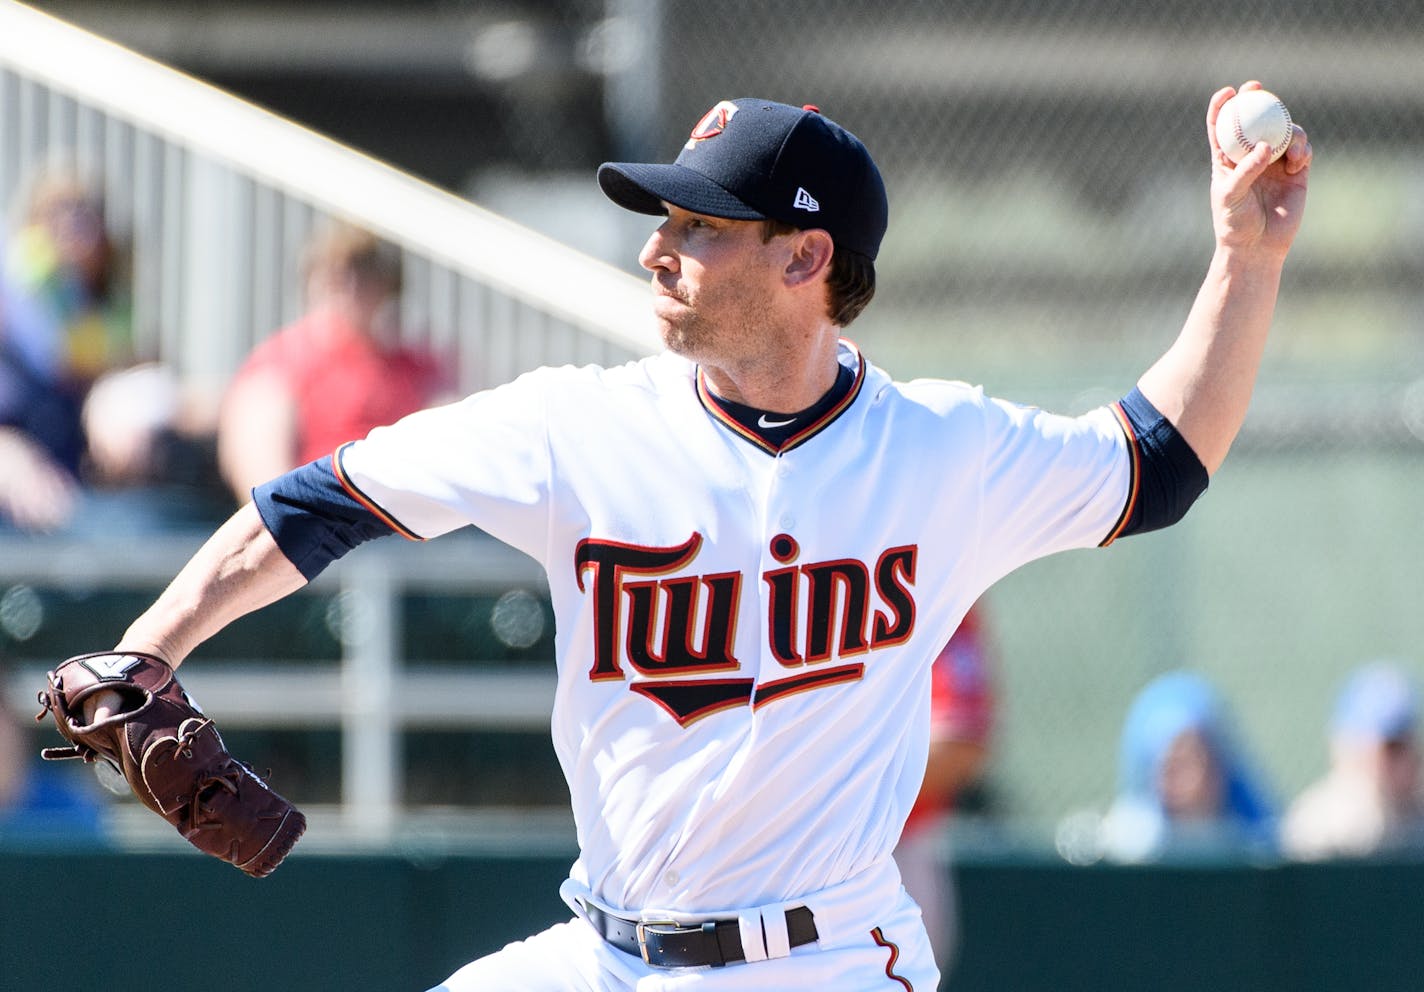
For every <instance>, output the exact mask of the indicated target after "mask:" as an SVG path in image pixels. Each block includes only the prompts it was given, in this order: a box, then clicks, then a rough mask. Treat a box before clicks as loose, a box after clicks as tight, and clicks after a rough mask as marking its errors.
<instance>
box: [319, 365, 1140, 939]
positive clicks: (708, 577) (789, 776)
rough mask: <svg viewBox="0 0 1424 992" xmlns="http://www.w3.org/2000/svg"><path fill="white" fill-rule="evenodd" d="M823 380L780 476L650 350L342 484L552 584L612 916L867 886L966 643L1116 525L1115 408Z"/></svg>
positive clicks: (454, 424) (779, 459)
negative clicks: (1001, 582) (979, 619)
mask: <svg viewBox="0 0 1424 992" xmlns="http://www.w3.org/2000/svg"><path fill="white" fill-rule="evenodd" d="M840 361H841V363H842V364H843V365H844V366H846V367H848V368H851V369H853V370H854V372H855V374H856V377H857V378H856V383H855V386H854V387H853V388H852V389H851V391H850V393H849V395H848V396H846V398H845V399H844V400H843V401H842V402H841V403H839V404H838V405H837V406H836V407H835V408H834V409H832V410H831V411H829V412H828V413H826V414H825V415H824V416H822V417H820V418H819V419H818V420H817V421H816V422H815V423H813V424H808V425H807V426H806V427H805V429H803V430H801V431H799V432H798V433H797V434H796V435H795V436H794V437H793V438H792V439H791V440H790V441H789V442H788V443H787V444H786V445H784V446H783V448H782V450H780V451H779V452H778V451H770V450H767V447H766V446H764V445H763V444H760V443H758V442H757V441H756V439H755V438H753V437H752V436H751V435H750V434H749V432H747V431H746V430H745V429H743V428H741V427H739V426H738V425H736V424H735V423H734V422H733V421H731V420H730V419H729V418H727V417H726V416H724V415H723V413H722V411H721V410H720V409H719V406H718V404H717V402H716V401H715V400H713V399H711V398H710V397H709V396H708V395H707V394H706V392H705V385H704V384H703V383H702V382H701V381H700V379H699V373H698V371H697V369H696V367H695V366H694V365H692V364H691V363H689V362H687V361H686V360H684V359H682V358H679V357H677V356H674V355H671V354H664V355H660V356H657V357H652V358H648V359H645V360H643V361H639V362H635V363H632V364H629V365H626V366H622V367H618V368H613V369H599V368H592V367H590V368H572V367H565V368H558V369H541V370H539V371H536V372H531V373H529V374H527V375H524V376H522V377H520V378H519V379H518V380H516V381H515V382H513V383H510V384H508V385H505V386H501V387H499V388H497V389H493V390H490V391H488V392H484V393H480V394H477V395H475V396H471V397H470V398H468V399H466V400H464V401H462V402H459V403H456V404H453V405H450V406H446V407H442V408H438V409H434V410H429V411H425V412H422V413H417V414H415V415H413V416H410V417H408V418H406V419H405V420H402V421H401V422H399V423H397V424H395V425H393V426H390V427H384V428H379V429H377V430H376V431H374V432H372V434H371V435H370V436H369V437H368V438H367V439H366V440H364V441H360V442H357V443H354V444H351V445H348V446H347V447H345V448H344V449H342V451H341V452H340V453H339V454H338V457H337V458H336V459H335V466H336V471H337V474H338V476H339V477H341V479H342V481H343V483H344V484H345V485H347V487H348V488H349V489H350V490H351V491H352V492H353V493H355V494H356V495H358V497H359V498H361V499H362V500H363V501H365V502H366V503H367V504H368V505H369V506H371V507H372V508H373V509H375V510H377V512H378V513H381V514H382V515H384V516H385V517H387V518H388V519H389V520H390V521H391V522H393V523H394V524H395V525H396V526H397V528H398V529H399V530H401V531H403V532H406V533H408V534H409V535H411V536H414V537H419V538H429V537H434V536H436V535H438V534H442V533H445V532H448V531H451V530H453V529H455V528H458V527H461V526H464V525H466V524H474V525H476V526H478V527H479V528H481V529H483V530H485V531H487V532H488V533H490V534H492V535H493V536H495V537H497V538H500V539H501V540H504V541H507V542H508V543H510V544H511V545H513V546H515V547H517V548H519V549H520V550H522V551H524V552H526V553H528V554H529V555H531V556H533V557H534V558H535V559H537V560H538V561H539V562H541V563H542V564H543V565H544V567H545V568H546V569H547V571H548V576H549V584H550V588H551V593H552V599H553V606H554V611H555V615H556V618H557V655H558V670H559V677H558V691H557V697H556V700H555V704H554V712H553V721H552V723H553V739H554V745H555V749H556V751H557V754H558V758H559V761H560V762H561V764H562V766H563V771H564V774H565V775H566V776H567V778H568V783H569V788H570V792H571V794H572V801H573V810H574V816H575V820H576V824H577V830H578V842H579V846H580V852H581V853H580V857H579V860H578V862H577V863H576V864H575V866H574V869H573V872H572V878H573V883H574V886H575V888H576V889H577V890H578V891H591V893H592V894H593V895H594V897H596V898H597V899H598V900H600V901H601V902H602V903H604V904H605V905H607V906H610V907H613V908H615V909H623V910H627V911H628V912H629V914H630V915H633V916H636V915H638V914H639V913H640V912H646V911H647V910H649V909H651V908H654V907H656V908H660V909H665V910H669V911H674V912H677V913H683V914H714V913H719V912H726V911H728V910H731V911H732V912H734V913H735V911H736V909H737V908H738V907H747V906H759V905H765V904H773V903H778V902H784V901H791V900H801V899H804V897H806V896H807V895H808V894H810V893H816V892H818V891H821V890H827V889H833V888H835V887H836V886H841V885H843V884H844V883H846V881H847V880H849V879H854V878H857V877H869V876H868V875H866V873H867V872H869V871H870V869H875V872H872V873H871V874H875V873H877V872H878V873H881V874H883V873H884V872H885V870H886V869H885V866H886V865H888V864H891V861H890V855H891V851H892V849H893V848H894V846H895V842H896V839H897V837H898V835H899V832H900V828H901V825H902V823H903V822H904V819H905V816H906V814H907V813H908V811H909V809H910V807H911V805H912V803H913V801H914V799H915V795H916V793H917V791H918V789H919V786H920V780H921V777H922V774H923V771H924V765H925V759H926V752H927V746H928V744H927V740H928V724H929V716H928V708H929V699H930V690H929V677H930V663H931V661H932V660H933V658H934V657H935V655H936V654H937V653H938V651H939V650H940V648H941V647H942V646H943V645H944V643H945V641H946V640H948V638H949V636H950V634H951V632H952V631H953V630H954V628H955V627H956V625H957V624H958V623H959V620H960V618H961V617H962V616H963V615H964V613H965V611H966V610H968V608H969V607H970V605H971V604H972V603H973V602H974V601H975V600H976V599H977V598H978V597H979V595H980V594H981V593H982V592H983V591H984V590H985V589H986V588H987V587H988V586H989V585H991V584H992V583H993V582H994V581H995V580H997V579H998V578H1000V577H1001V576H1003V575H1005V574H1006V573H1008V572H1009V571H1011V570H1012V569H1014V568H1015V567H1017V566H1018V565H1021V564H1023V563H1025V562H1027V561H1030V560H1031V559H1034V558H1038V557H1041V556H1043V555H1046V554H1049V553H1051V552H1056V551H1060V550H1064V549H1068V548H1076V547H1089V546H1093V545H1097V544H1100V543H1104V541H1105V540H1106V539H1108V538H1109V537H1110V536H1111V535H1112V534H1113V533H1114V528H1115V527H1116V526H1118V525H1119V524H1120V522H1121V521H1122V519H1124V516H1125V508H1126V507H1127V505H1128V501H1129V496H1130V489H1131V483H1132V475H1133V471H1132V460H1131V458H1130V457H1129V453H1128V452H1129V446H1128V444H1127V441H1126V436H1125V434H1124V430H1123V428H1122V427H1121V426H1120V425H1119V423H1118V421H1117V420H1116V419H1115V416H1114V412H1113V411H1112V410H1110V409H1107V408H1104V409H1100V410H1097V411H1095V412H1093V413H1090V414H1087V415H1085V416H1082V417H1077V418H1068V417H1060V416H1053V415H1050V414H1047V413H1044V412H1042V411H1040V410H1036V409H1031V408H1026V407H1020V406H1015V405H1011V404H1008V403H1003V402H1000V401H996V400H993V399H989V398H986V397H985V396H984V394H983V392H982V391H981V390H979V389H977V388H973V387H970V386H967V385H964V384H961V383H950V382H944V381H937V380H936V381H930V380H923V381H915V382H909V383H895V382H892V381H891V379H890V378H889V377H888V376H887V375H886V374H885V373H884V372H882V371H881V370H879V369H877V368H874V367H873V366H869V365H868V364H867V363H865V362H864V361H863V360H862V358H861V356H860V354H859V353H858V351H857V350H856V349H855V348H854V346H852V345H850V344H849V343H848V342H843V343H842V346H841V352H840ZM892 871H893V870H892ZM894 877H895V876H893V874H891V875H890V879H891V881H892V882H893V880H894ZM892 888H893V889H894V890H896V891H898V886H897V885H893V886H892ZM809 904H811V905H812V906H813V908H817V907H816V906H815V905H814V903H809ZM823 919H828V917H823V915H822V913H821V911H820V909H819V908H817V915H816V920H817V925H818V929H821V928H822V926H821V925H822V922H823ZM822 939H823V942H825V941H826V940H827V939H828V934H827V933H826V932H825V931H824V929H823V934H822Z"/></svg>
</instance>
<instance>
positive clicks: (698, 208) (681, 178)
mask: <svg viewBox="0 0 1424 992" xmlns="http://www.w3.org/2000/svg"><path fill="white" fill-rule="evenodd" d="M598 185H599V188H601V189H602V190H603V192H604V194H605V195H607V197H608V198H609V199H610V200H612V201H613V202H614V203H616V204H618V205H619V206H620V207H623V208H624V209H625V210H632V211H633V212H634V213H640V214H654V215H659V214H663V213H665V212H666V211H665V210H664V209H663V203H664V202H667V203H671V204H672V205H673V206H677V207H681V208H682V209H683V210H691V211H692V212H693V213H697V214H707V215H708V216H709V217H726V218H729V219H731V220H764V219H765V218H766V214H764V213H762V212H761V211H759V210H756V209H753V208H752V207H749V206H747V204H745V203H743V202H742V201H741V200H739V199H737V198H736V197H735V196H733V195H732V194H731V193H728V192H727V191H726V190H725V189H723V188H722V187H721V186H718V185H717V184H716V183H714V182H713V181H712V180H710V179H708V178H707V177H706V176H704V175H703V174H702V173H700V172H697V171H695V170H693V169H689V168H687V167H686V166H684V165H676V164H672V165H659V164H648V163H641V162H605V163H603V164H602V165H600V166H599V167H598Z"/></svg>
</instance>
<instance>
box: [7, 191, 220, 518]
mask: <svg viewBox="0 0 1424 992" xmlns="http://www.w3.org/2000/svg"><path fill="white" fill-rule="evenodd" d="M16 213H17V224H18V230H17V231H16V233H15V235H14V237H13V238H12V239H11V240H10V241H9V243H8V244H7V245H6V246H5V250H4V259H5V262H4V269H3V276H0V530H5V529H9V530H18V531H21V532H26V533H32V532H60V533H66V534H71V535H79V536H87V535H95V534H112V533H116V532H123V531H125V530H127V531H139V532H145V533H148V532H153V531H155V530H170V529H173V528H175V527H176V526H180V525H182V524H183V523H185V522H188V523H199V522H201V523H202V524H204V526H206V525H208V524H210V523H211V521H212V520H213V518H214V515H213V513H212V511H211V507H209V506H205V505H204V503H203V500H204V491H205V490H206V494H207V495H206V499H207V501H208V502H209V503H210V502H211V493H212V492H214V491H215V490H216V489H217V486H216V480H217V468H216V457H215V455H214V454H213V453H212V448H213V441H212V434H213V431H214V427H213V425H212V423H211V420H212V418H211V417H209V418H208V423H207V424H206V425H201V424H199V423H198V422H197V421H195V420H192V418H188V419H187V420H186V421H185V417H186V413H185V410H184V409H183V408H182V407H180V406H179V405H178V404H177V403H176V402H175V401H174V399H173V394H174V390H176V385H174V384H173V383H174V379H173V375H172V373H171V372H169V371H168V370H164V369H161V368H160V367H159V366H144V367H143V370H144V371H143V372H141V373H140V372H138V371H137V370H135V369H133V368H132V367H131V366H132V361H133V342H132V335H131V318H130V307H129V294H128V285H129V280H128V266H127V262H126V257H127V252H125V251H124V250H122V249H121V248H120V247H119V240H120V239H115V238H114V237H113V236H111V234H110V233H109V231H108V230H107V228H106V226H105V223H104V206H103V201H102V198H101V197H100V195H99V194H98V193H97V192H95V187H93V186H91V185H89V184H86V183H85V182H83V181H82V180H81V179H80V178H79V177H78V175H77V174H76V173H74V172H73V171H71V170H68V169H65V168H55V169H51V170H48V171H44V172H41V173H40V174H39V175H38V176H37V177H36V178H35V180H34V181H33V182H32V183H31V184H30V186H29V187H28V191H27V193H26V195H25V196H24V197H23V198H22V200H21V202H20V204H19V205H18V208H17V211H16ZM136 376H138V377H139V378H136ZM140 378H141V380H142V381H140ZM160 380H161V381H160ZM175 482H177V483H180V485H178V486H176V487H175V485H174V483H175ZM224 502H225V501H224ZM200 506H202V507H204V509H203V510H201V511H199V510H196V509H195V507H200ZM223 509H224V510H228V509H230V506H227V505H224V506H223Z"/></svg>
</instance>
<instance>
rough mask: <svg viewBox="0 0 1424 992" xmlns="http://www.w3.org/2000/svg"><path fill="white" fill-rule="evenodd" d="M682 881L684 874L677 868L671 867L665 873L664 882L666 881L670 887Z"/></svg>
mask: <svg viewBox="0 0 1424 992" xmlns="http://www.w3.org/2000/svg"><path fill="white" fill-rule="evenodd" d="M681 881H682V876H681V875H679V874H678V873H677V870H676V869H675V868H669V869H668V870H667V871H666V872H665V873H664V874H663V882H664V883H665V884H666V885H667V886H668V887H669V888H671V887H672V886H674V885H676V884H677V883H678V882H681Z"/></svg>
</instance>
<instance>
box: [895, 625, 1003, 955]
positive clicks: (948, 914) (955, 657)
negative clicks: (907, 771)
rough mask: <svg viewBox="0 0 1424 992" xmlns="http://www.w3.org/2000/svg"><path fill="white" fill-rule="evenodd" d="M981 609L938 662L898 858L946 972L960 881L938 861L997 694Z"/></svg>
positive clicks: (982, 753) (975, 767)
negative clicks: (924, 751) (923, 753)
mask: <svg viewBox="0 0 1424 992" xmlns="http://www.w3.org/2000/svg"><path fill="white" fill-rule="evenodd" d="M989 669H990V662H989V651H988V646H987V644H986V638H985V633H984V620H983V611H982V608H981V607H979V606H975V607H974V608H973V609H971V610H970V611H969V613H968V614H967V615H966V616H965V618H964V620H963V621H962V622H961V623H960V625H959V628H958V629H957V630H956V631H955V632H954V636H953V637H951V638H950V639H949V642H948V643H947V644H945V646H944V648H943V649H942V650H941V651H940V653H939V655H938V656H937V657H936V658H935V660H934V665H933V668H932V670H931V680H930V686H931V688H930V754H929V762H928V764H927V765H926V767H925V779H924V784H923V785H922V786H921V787H920V794H919V796H918V798H917V799H916V800H915V805H914V806H913V807H912V808H911V810H910V816H909V819H907V820H906V821H905V829H904V831H903V832H902V833H901V834H900V842H899V844H898V845H896V847H895V861H896V863H897V864H898V865H899V866H900V876H901V879H902V881H903V882H904V885H905V890H906V891H907V892H909V893H910V895H911V897H913V898H914V900H915V902H917V903H918V904H919V906H920V911H921V912H922V913H923V914H924V920H925V928H926V929H927V930H928V931H929V934H930V942H931V944H932V945H933V946H934V951H935V959H936V963H937V964H938V965H939V969H940V972H941V974H945V975H947V974H948V973H949V965H950V963H951V961H952V959H953V957H954V950H955V944H956V942H957V938H958V929H959V928H958V922H957V918H956V917H957V913H956V902H955V897H954V884H953V879H952V878H951V876H950V874H949V872H948V871H947V870H946V867H945V865H944V863H943V859H942V858H941V856H940V848H941V846H942V844H943V841H944V833H945V829H946V827H947V826H948V820H949V818H950V816H951V814H952V813H953V810H954V804H955V800H956V798H957V797H958V796H959V795H960V794H961V793H962V792H963V790H964V789H965V788H966V787H968V786H969V785H971V784H972V783H973V782H974V781H975V779H977V778H978V777H979V774H980V772H981V771H982V770H983V767H984V762H985V760H986V758H987V757H988V752H989V736H990V730H991V729H992V725H993V711H994V694H993V684H992V681H991V679H990V672H989Z"/></svg>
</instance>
